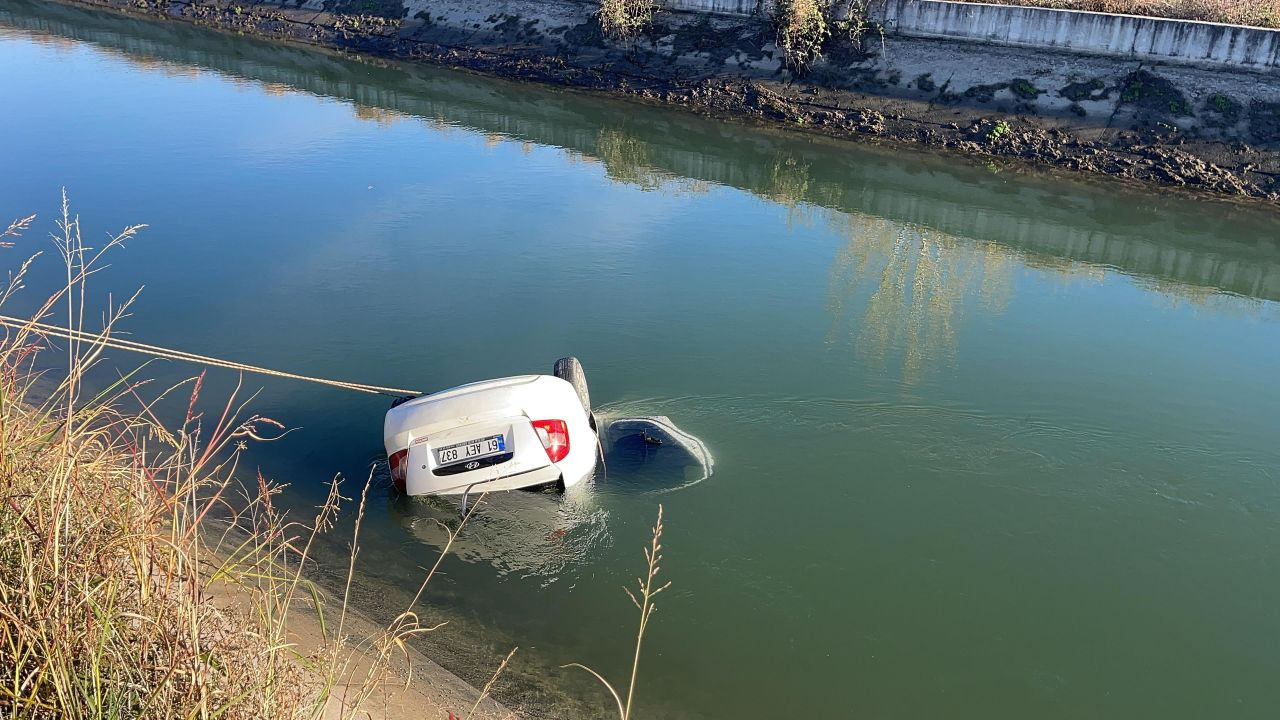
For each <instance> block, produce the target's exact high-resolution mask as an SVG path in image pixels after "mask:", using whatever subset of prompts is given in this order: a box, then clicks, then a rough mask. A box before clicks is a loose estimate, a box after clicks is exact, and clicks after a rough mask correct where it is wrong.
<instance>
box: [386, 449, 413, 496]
mask: <svg viewBox="0 0 1280 720" xmlns="http://www.w3.org/2000/svg"><path fill="white" fill-rule="evenodd" d="M387 465H389V466H390V467H391V482H392V483H394V484H395V486H396V489H397V490H399V491H400V492H405V477H406V476H407V475H408V474H409V467H408V465H409V448H405V449H403V450H401V451H399V452H395V453H391V457H389V458H387Z"/></svg>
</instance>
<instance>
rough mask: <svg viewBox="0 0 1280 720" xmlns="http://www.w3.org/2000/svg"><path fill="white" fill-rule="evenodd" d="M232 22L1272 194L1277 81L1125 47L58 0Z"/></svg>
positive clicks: (737, 112)
mask: <svg viewBox="0 0 1280 720" xmlns="http://www.w3.org/2000/svg"><path fill="white" fill-rule="evenodd" d="M63 1H64V2H72V3H74V4H80V5H89V6H95V7H106V8H111V9H115V10H121V11H126V12H130V13H140V14H145V15H150V16H153V17H163V18H169V19H176V20H181V21H185V22H190V23H193V24H197V25H201V26H207V27H212V28H217V29H221V30H225V31H231V32H236V33H240V34H251V35H256V36H261V37H266V38H273V39H280V40H287V41H291V42H302V43H307V44H312V45H318V46H322V47H327V48H332V49H337V50H341V51H346V52H353V53H359V54H364V55H372V56H377V57H385V58H392V59H397V60H405V61H411V62H420V63H430V64H433V65H442V66H447V67H453V68H460V69H466V70H472V71H477V72H483V73H487V74H493V75H499V76H503V77H508V78H515V79H521V80H530V81H535V82H540V83H547V84H553V85H561V86H567V87H572V88H578V89H584V90H591V91H600V92H608V93H612V94H617V95H623V96H629V97H633V98H636V99H641V100H644V101H649V102H655V103H661V104H665V105H674V106H680V107H685V108H688V109H691V110H694V111H698V112H703V113H711V114H717V115H723V116H727V117H735V118H745V119H750V120H754V121H759V122H765V123H769V124H773V125H778V126H784V127H788V128H792V129H798V130H802V131H806V132H816V133H821V134H824V135H830V136H834V137H840V138H848V139H860V140H868V139H871V140H878V141H890V142H909V143H914V144H919V145H923V146H927V147H933V148H939V149H944V150H946V151H949V152H954V153H958V154H962V155H965V156H970V157H977V158H984V157H985V158H1013V159H1018V160H1020V161H1029V162H1032V163H1035V164H1041V165H1048V166H1054V167H1060V168H1065V169H1069V170H1073V171H1079V172H1087V173H1096V174H1105V175H1111V176H1116V177H1122V178H1128V179H1132V180H1137V181H1143V182H1148V183H1154V184H1160V185H1166V186H1178V187H1188V188H1194V189H1199V190H1205V191H1210V192H1213V193H1218V194H1223V195H1230V196H1239V197H1252V198H1260V199H1265V200H1269V201H1272V202H1275V201H1277V200H1280V83H1274V82H1270V80H1271V78H1269V77H1267V76H1264V75H1252V74H1248V73H1231V72H1226V71H1221V70H1206V69H1196V68H1184V67H1165V66H1159V65H1151V64H1148V63H1143V62H1139V61H1123V60H1118V59H1113V58H1099V57H1083V56H1074V55H1067V54H1057V53H1045V52H1034V51H1029V50H1026V49H1021V48H995V47H989V46H983V45H978V44H972V43H957V42H948V41H939V40H923V39H910V38H888V39H884V40H882V39H880V38H878V37H876V38H872V39H871V40H870V41H869V42H864V43H863V44H861V45H859V46H858V47H853V46H852V45H847V46H846V47H843V48H841V47H833V48H831V49H830V50H829V52H828V53H827V58H826V59H825V61H824V62H823V63H821V64H819V65H818V66H817V67H815V68H814V69H813V70H812V71H811V72H810V73H808V74H807V75H806V76H805V77H803V78H796V77H793V76H792V75H791V74H790V73H789V72H788V71H787V70H786V69H785V67H784V66H783V64H782V63H781V61H780V58H779V57H778V52H777V50H776V48H775V47H774V46H773V44H772V32H771V30H770V28H769V27H768V24H767V23H766V22H764V21H763V20H761V19H759V18H725V17H717V16H709V15H700V14H693V13H677V12H662V13H659V15H658V16H657V18H656V20H655V22H654V25H653V27H652V28H650V29H649V31H648V32H647V34H646V35H645V36H644V37H642V38H639V39H637V40H635V41H632V42H629V43H625V44H618V43H614V42H611V41H609V40H607V39H605V38H603V37H602V36H601V35H600V33H599V31H598V29H597V28H596V26H595V24H594V21H593V20H592V17H591V11H592V7H593V6H592V4H590V3H580V2H570V1H566V0H545V1H542V2H536V1H534V0H481V1H476V2H461V0H305V1H303V2H296V0H291V1H290V2H288V3H286V4H285V5H280V4H275V3H267V2H263V3H257V4H253V3H245V2H239V3H237V2H226V1H224V0H197V2H186V1H180V0H63Z"/></svg>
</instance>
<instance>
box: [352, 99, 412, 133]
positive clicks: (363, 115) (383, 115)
mask: <svg viewBox="0 0 1280 720" xmlns="http://www.w3.org/2000/svg"><path fill="white" fill-rule="evenodd" d="M354 110H355V116H356V117H357V118H359V119H361V120H372V121H373V122H375V123H377V124H379V125H381V126H383V127H390V126H391V125H393V124H395V123H397V122H399V121H401V120H403V119H404V117H405V115H404V113H402V112H400V111H398V110H388V109H387V108H382V107H374V106H373V105H361V104H359V103H356V104H355V105H354Z"/></svg>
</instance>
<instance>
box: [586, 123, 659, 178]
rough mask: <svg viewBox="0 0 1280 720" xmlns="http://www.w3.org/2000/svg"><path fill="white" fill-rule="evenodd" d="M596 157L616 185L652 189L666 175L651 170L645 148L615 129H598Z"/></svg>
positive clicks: (646, 148)
mask: <svg viewBox="0 0 1280 720" xmlns="http://www.w3.org/2000/svg"><path fill="white" fill-rule="evenodd" d="M596 156H597V157H598V158H600V162H602V163H604V171H605V174H607V175H608V176H609V177H610V178H611V179H613V180H617V181H618V182H623V183H628V184H631V185H638V186H640V187H641V188H642V189H644V190H656V189H658V188H660V187H662V182H663V181H664V180H666V179H667V178H668V177H669V176H668V175H666V174H665V173H663V172H661V171H659V170H655V169H654V168H653V162H652V161H651V160H650V159H649V146H648V144H646V143H645V142H644V141H642V140H639V139H637V138H636V137H635V136H634V135H631V134H630V133H627V132H625V131H623V130H619V129H616V128H601V129H600V132H599V133H598V134H597V135H596Z"/></svg>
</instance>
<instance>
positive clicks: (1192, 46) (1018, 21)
mask: <svg viewBox="0 0 1280 720" xmlns="http://www.w3.org/2000/svg"><path fill="white" fill-rule="evenodd" d="M878 15H879V16H880V18H881V19H882V21H883V22H884V24H885V27H886V28H887V30H888V31H889V32H890V33H893V34H897V35H904V36H909V37H928V38H944V39H951V40H969V41H978V42H985V43H992V44H995V45H1011V46H1017V47H1029V48H1053V49H1055V50H1066V51H1070V52H1082V53H1090V54H1099V55H1112V56H1116V57H1125V58H1152V59H1157V60H1164V61H1169V62H1189V63H1208V64H1218V65H1228V66H1235V67H1242V68H1257V69H1268V68H1280V31H1276V30H1266V29H1263V28H1248V27H1239V26H1234V25H1220V24H1217V23H1206V22H1189V21H1186V20H1166V19H1160V18H1149V17H1135V16H1133V15H1108V14H1103V13H1093V12H1081V11H1076V10H1052V9H1048V8H1034V7H1016V6H1010V5H980V4H975V3H959V2H947V1H946V0H887V1H886V2H885V3H884V5H883V7H882V9H881V10H880V11H879V12H878Z"/></svg>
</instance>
